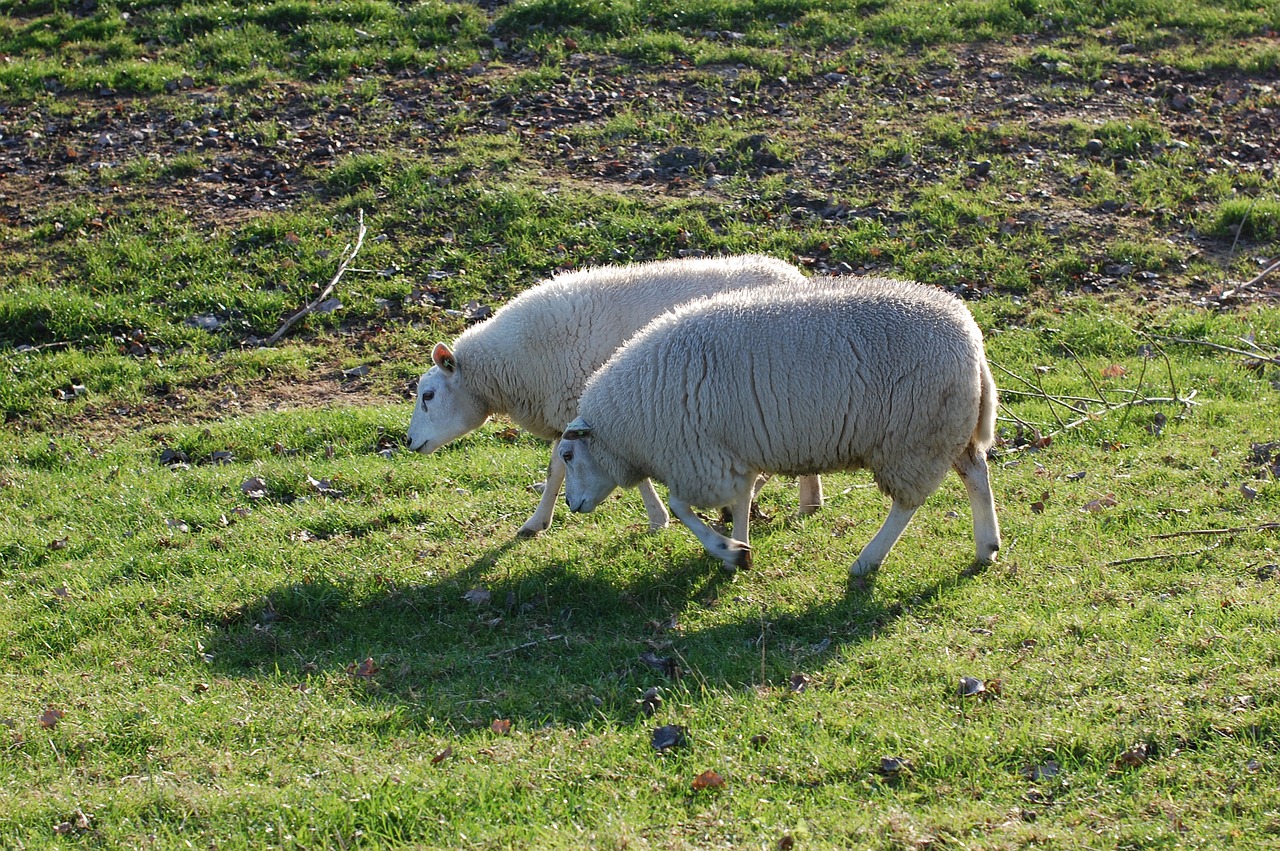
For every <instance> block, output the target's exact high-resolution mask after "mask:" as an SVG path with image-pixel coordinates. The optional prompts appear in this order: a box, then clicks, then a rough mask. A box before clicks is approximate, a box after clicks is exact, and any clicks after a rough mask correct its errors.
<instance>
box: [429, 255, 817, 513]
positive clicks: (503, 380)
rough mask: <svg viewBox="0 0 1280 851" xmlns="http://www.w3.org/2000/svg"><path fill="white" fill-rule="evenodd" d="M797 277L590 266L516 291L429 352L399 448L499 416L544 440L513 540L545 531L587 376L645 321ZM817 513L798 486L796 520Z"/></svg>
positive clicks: (756, 267)
mask: <svg viewBox="0 0 1280 851" xmlns="http://www.w3.org/2000/svg"><path fill="white" fill-rule="evenodd" d="M809 280H810V279H808V278H806V277H805V276H804V275H803V274H802V273H801V272H800V270H799V269H797V268H796V267H795V266H792V265H791V264H789V263H786V262H783V261H782V260H777V259H775V258H772V257H765V256H762V255H743V256H737V257H718V258H699V259H682V260H664V261H658V262H652V263H638V264H632V265H624V266H601V267H595V268H590V269H584V270H580V271H576V272H570V273H565V274H561V275H557V276H555V277H554V278H551V279H550V280H546V281H543V282H541V283H539V284H537V285H535V286H532V287H530V288H529V289H527V290H525V291H524V292H522V293H521V294H520V295H518V296H516V297H515V298H513V299H512V300H511V301H509V302H508V303H507V304H505V305H503V306H502V308H500V309H499V310H498V311H497V312H496V313H495V314H494V315H493V317H492V318H490V319H489V320H487V321H485V322H482V323H480V324H478V325H475V326H473V327H471V328H468V329H467V330H466V331H464V332H463V333H462V335H461V336H459V337H458V339H457V341H456V342H455V343H454V346H453V348H452V349H450V348H449V346H447V345H445V344H444V343H437V344H436V346H435V349H434V351H433V352H432V356H431V359H432V361H433V363H434V365H433V366H432V367H431V369H430V370H428V371H427V373H426V374H425V375H423V376H422V378H421V379H420V380H419V382H418V394H417V400H416V404H415V405H414V411H413V415H412V417H411V419H410V421H409V435H408V438H409V447H410V448H411V449H413V450H414V451H417V452H422V453H428V452H434V451H435V450H436V449H438V448H439V447H441V446H443V445H444V444H446V443H448V442H449V441H451V440H455V439H457V438H459V437H461V436H462V435H464V434H467V433H468V432H470V431H473V430H474V429H477V428H479V427H480V426H481V425H482V424H483V423H484V421H485V420H487V419H488V418H489V417H490V416H491V415H493V414H506V415H508V416H510V417H511V419H513V420H514V421H515V422H516V423H517V424H519V425H520V426H522V427H523V428H525V429H527V430H528V431H529V432H531V433H532V434H534V435H536V436H538V437H541V438H544V439H547V440H551V441H553V445H552V454H551V461H550V463H549V464H548V467H547V480H546V484H545V485H544V487H543V491H542V499H541V500H540V501H539V503H538V507H537V510H535V511H534V513H533V516H531V517H530V518H529V519H528V520H527V521H526V522H525V523H524V525H522V526H521V527H520V530H519V534H520V535H521V536H523V537H528V536H531V535H536V534H538V533H539V532H541V531H543V530H545V529H547V528H548V527H549V526H550V525H551V519H552V515H553V513H554V512H555V506H556V500H557V497H558V496H559V494H560V486H561V484H562V483H563V481H564V467H563V466H562V465H561V464H560V459H559V456H558V455H556V454H555V444H556V443H558V442H559V438H560V433H561V431H562V430H563V429H564V426H565V424H566V423H568V422H569V420H571V419H573V415H574V411H575V409H576V407H577V403H578V394H579V393H581V392H582V387H583V385H585V384H586V382H587V379H588V378H589V377H590V376H591V374H592V373H593V372H595V370H596V369H597V368H598V367H599V366H600V365H601V364H603V363H604V362H605V360H607V359H608V357H609V356H610V355H611V354H613V352H614V350H616V349H617V348H618V347H619V346H621V345H622V344H623V343H624V342H626V340H627V339H628V338H629V337H630V336H631V335H632V334H634V333H635V332H636V331H637V330H638V329H640V328H642V327H643V326H644V325H645V324H646V323H647V322H649V320H651V319H653V318H654V317H655V316H658V315H660V314H662V313H664V312H666V311H669V310H671V309H672V308H673V307H675V306H676V305H679V304H681V303H683V302H686V301H690V300H692V299H697V298H701V297H703V296H707V295H711V294H713V293H718V292H723V291H727V290H734V289H741V288H746V287H758V286H763V285H770V284H777V285H786V286H787V287H789V288H791V289H792V290H796V289H801V288H804V287H806V286H807V285H808V282H809ZM632 484H633V485H636V484H638V485H639V488H640V495H641V497H642V498H643V499H644V504H645V509H646V511H647V513H648V516H649V525H650V527H651V528H653V529H658V528H661V527H663V526H665V525H667V511H666V509H665V508H664V507H663V504H662V500H661V499H659V498H658V495H657V493H656V492H655V491H654V489H653V485H652V484H651V483H649V482H648V481H639V482H632ZM821 504H822V485H821V481H820V480H819V479H818V478H816V477H809V478H805V479H802V480H801V481H800V510H801V512H802V513H808V512H810V511H814V510H816V509H817V508H818V507H820V506H821Z"/></svg>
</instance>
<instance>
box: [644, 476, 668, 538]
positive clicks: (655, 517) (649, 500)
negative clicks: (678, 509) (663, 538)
mask: <svg viewBox="0 0 1280 851" xmlns="http://www.w3.org/2000/svg"><path fill="white" fill-rule="evenodd" d="M636 489H637V490H639V491H640V498H641V499H642V500H644V510H645V513H646V514H648V515H649V531H650V532H656V531H658V530H659V529H665V528H666V526H667V523H668V521H670V519H671V517H670V515H668V514H667V507H666V506H665V505H663V504H662V499H661V498H659V496H658V492H657V491H655V490H654V489H653V482H652V481H650V480H649V479H641V481H640V484H639V485H638V486H637V488H636Z"/></svg>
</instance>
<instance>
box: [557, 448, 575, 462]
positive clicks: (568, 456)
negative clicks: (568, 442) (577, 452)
mask: <svg viewBox="0 0 1280 851" xmlns="http://www.w3.org/2000/svg"><path fill="white" fill-rule="evenodd" d="M560 457H561V458H563V459H564V463H566V464H568V463H569V462H570V461H572V460H573V450H572V449H566V450H565V451H564V452H562V453H560Z"/></svg>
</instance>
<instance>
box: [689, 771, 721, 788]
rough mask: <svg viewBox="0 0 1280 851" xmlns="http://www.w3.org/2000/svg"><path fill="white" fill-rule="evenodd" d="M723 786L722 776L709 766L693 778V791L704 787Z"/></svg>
mask: <svg viewBox="0 0 1280 851" xmlns="http://www.w3.org/2000/svg"><path fill="white" fill-rule="evenodd" d="M723 786H724V778H723V777H721V776H720V775H719V773H717V772H715V771H713V770H712V769H710V768H708V769H707V770H706V771H704V772H702V773H701V774H699V775H698V776H697V777H695V778H693V791H695V792H701V791H702V790H704V789H720V788H722V787H723Z"/></svg>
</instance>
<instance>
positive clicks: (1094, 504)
mask: <svg viewBox="0 0 1280 851" xmlns="http://www.w3.org/2000/svg"><path fill="white" fill-rule="evenodd" d="M1118 504H1119V503H1117V502H1116V495H1115V494H1114V493H1108V494H1107V495H1106V496H1102V497H1099V498H1098V499H1094V500H1090V501H1089V502H1086V503H1085V504H1084V505H1082V506H1081V507H1080V510H1081V511H1087V512H1088V513H1090V514H1097V513H1098V512H1100V511H1103V510H1104V509H1107V508H1114V507H1115V506H1116V505H1118Z"/></svg>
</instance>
